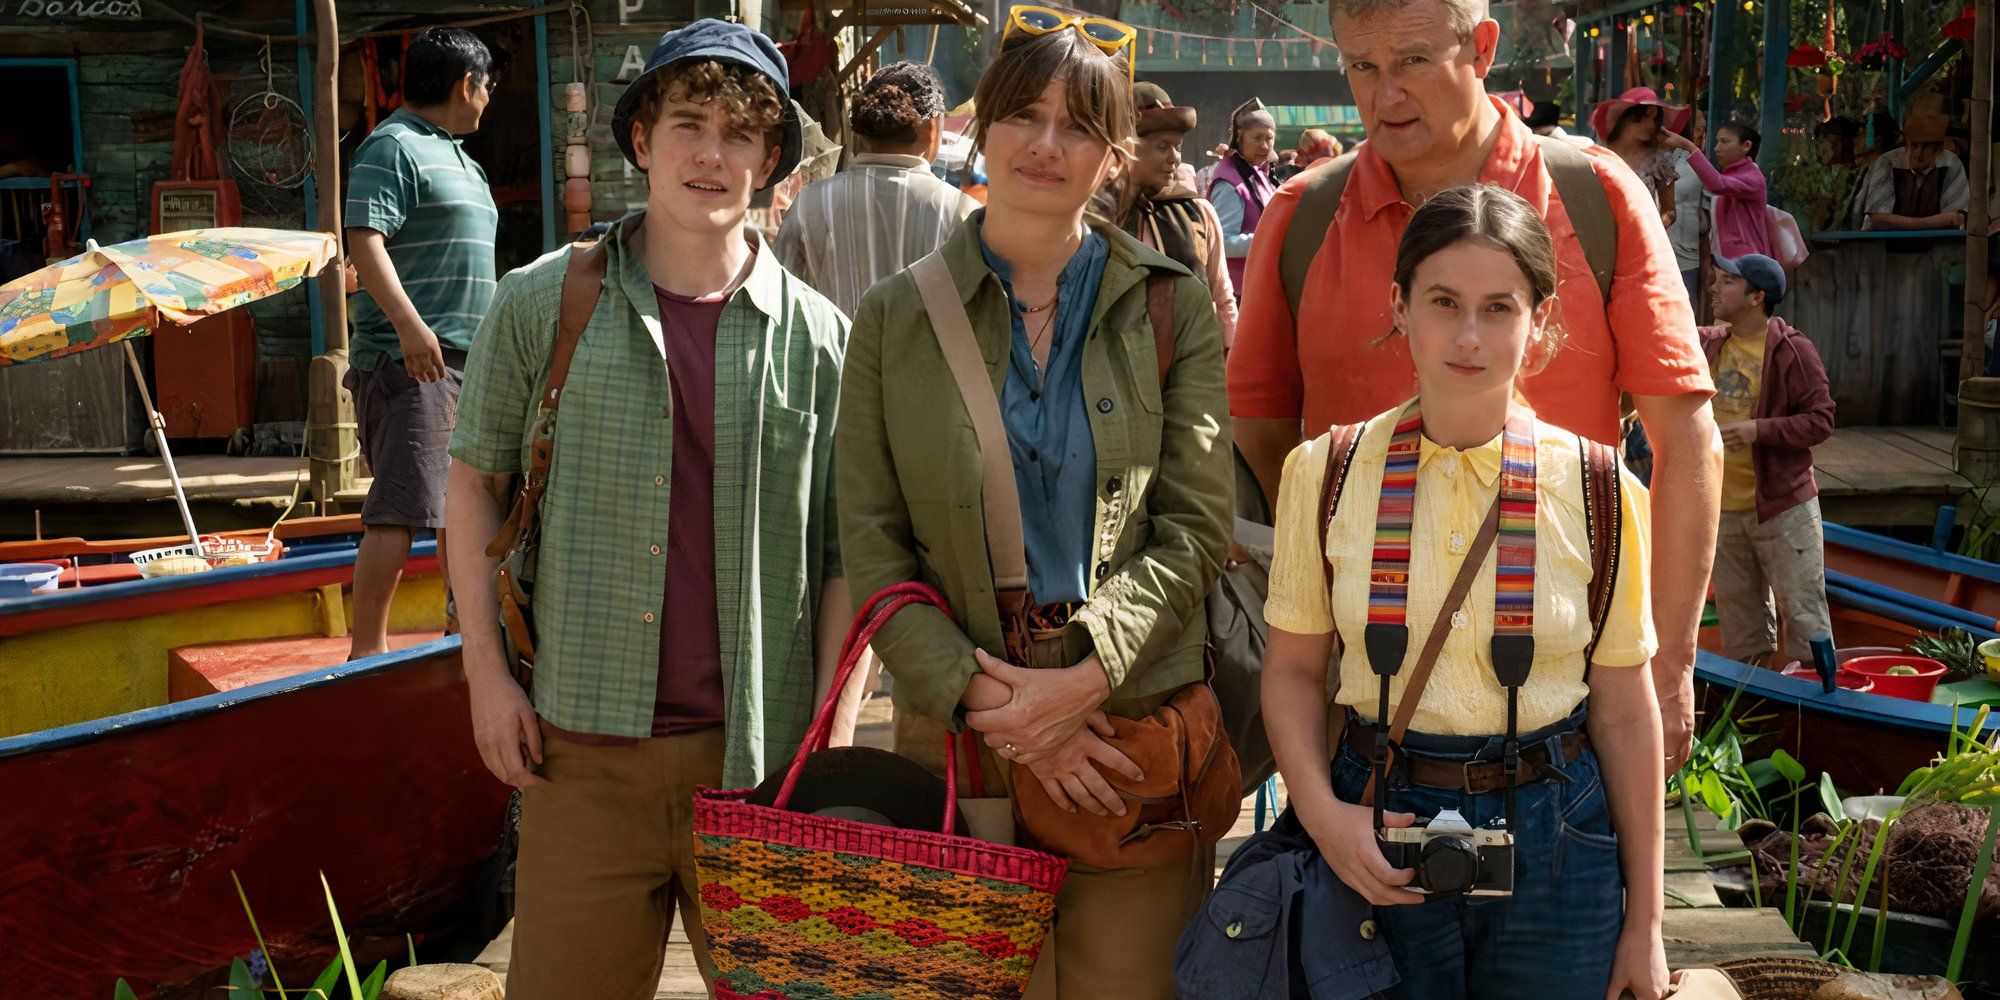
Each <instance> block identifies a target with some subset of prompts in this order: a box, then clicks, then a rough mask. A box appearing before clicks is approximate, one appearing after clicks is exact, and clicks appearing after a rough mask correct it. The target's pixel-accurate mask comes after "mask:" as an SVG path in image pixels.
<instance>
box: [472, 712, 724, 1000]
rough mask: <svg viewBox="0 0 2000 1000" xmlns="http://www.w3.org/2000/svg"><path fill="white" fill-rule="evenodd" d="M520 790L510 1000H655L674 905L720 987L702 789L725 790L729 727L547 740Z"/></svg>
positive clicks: (704, 968)
mask: <svg viewBox="0 0 2000 1000" xmlns="http://www.w3.org/2000/svg"><path fill="white" fill-rule="evenodd" d="M538 773H540V774H541V776H542V777H544V778H546V779H548V783H547V784H542V785H534V786H532V787H530V788H527V789H525V790H524V791H523V792H522V793H521V853H520V859H519V861H518V862H517V863H516V866H515V915H514V951H513V954H512V956H511V957H510V958H509V960H508V971H507V996H508V997H509V1000H574V998H581V997H588V998H590V1000H651V997H652V996H653V994H654V992H655V991H656V990H657V988H658V987H659V982H660V966H661V963H662V961H663V959H664V956H665V953H666V947H667V932H668V930H669V929H670V928H671V927H672V926H673V918H674V909H675V907H676V905H678V906H679V908H680V913H681V923H682V925H683V926H685V927H686V928H687V935H688V939H689V941H690V942H692V944H693V946H694V957H695V963H696V964H697V965H699V966H700V968H701V975H702V978H703V979H704V980H706V981H708V982H709V983H710V984H711V986H712V985H713V983H714V981H715V967H714V965H713V964H712V963H711V962H710V961H709V958H708V948H707V945H706V941H705V938H704V937H703V935H702V932H701V905H700V903H699V902H698V901H697V900H696V898H695V893H696V891H697V889H698V887H699V882H698V881H697V880H696V877H695V865H694V789H695V786H696V785H706V786H708V787H710V788H715V787H718V786H720V785H721V783H722V730H721V728H720V727H717V728H713V729H705V730H702V731H700V732H696V733H688V734H686V735H681V736H666V737H660V738H656V739H649V740H640V741H639V742H637V743H634V744H630V745H625V746H585V745H583V744H578V743H567V742H564V741H562V740H559V739H554V738H546V737H545V738H544V739H543V740H542V766H541V767H540V768H539V772H538Z"/></svg>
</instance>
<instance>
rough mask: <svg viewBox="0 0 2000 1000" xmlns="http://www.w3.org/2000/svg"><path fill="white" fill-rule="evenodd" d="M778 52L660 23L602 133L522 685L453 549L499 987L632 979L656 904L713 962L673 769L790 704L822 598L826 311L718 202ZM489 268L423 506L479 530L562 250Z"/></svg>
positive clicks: (752, 769) (829, 505) (766, 768)
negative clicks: (608, 160)
mask: <svg viewBox="0 0 2000 1000" xmlns="http://www.w3.org/2000/svg"><path fill="white" fill-rule="evenodd" d="M786 79H787V71H786V66H785V60H784V57H782V56H781V55H779V54H778V51H777V48H776V46H775V45H773V44H772V43H771V41H770V40H769V39H767V38H765V37H764V36H762V35H759V34H757V33H755V32H752V31H750V30H749V29H747V28H744V27H742V26H740V25H733V24H726V23H724V22H721V21H713V20H705V21H698V22H696V23H695V24H693V25H690V26H689V27H686V28H683V29H681V30H679V31H676V32H673V33H671V34H669V35H667V36H665V37H664V38H662V39H661V40H660V44H659V47H658V48H656V49H655V50H654V52H653V56H652V58H651V59H650V60H649V61H648V63H647V66H646V70H645V72H644V73H643V74H642V75H641V76H640V77H639V79H638V80H636V81H635V82H634V83H633V84H632V85H631V87H630V88H629V89H628V90H627V91H626V92H625V94H624V96H623V97H621V98H620V99H619V102H618V106H617V109H616V111H615V114H614V116H613V119H612V134H613V135H614V136H615V137H616V138H617V139H618V141H619V144H620V146H621V147H622V148H623V150H624V152H625V155H626V157H627V158H628V159H629V160H630V161H631V162H632V164H633V165H634V166H635V167H638V168H639V169H640V170H642V171H644V172H645V173H646V177H647V185H648V189H649V195H648V198H647V203H646V208H645V210H644V211H643V212H638V213H634V214H632V215H628V216H626V217H625V218H624V219H621V220H619V222H618V223H617V224H615V225H614V226H612V228H611V230H610V232H609V233H607V234H606V235H605V236H604V237H603V241H602V244H601V246H600V247H599V248H598V249H596V250H592V251H589V252H591V253H598V252H601V253H602V255H603V256H602V260H603V264H604V268H605V271H604V278H603V280H602V282H601V286H602V287H601V289H600V290H598V291H597V292H596V294H597V298H596V307H595V311H594V312H593V313H592V314H591V318H590V321H589V324H588V326H587V327H586V328H585V332H584V333H583V335H582V337H581V339H580V340H579V341H578V343H577V347H576V353H575V355H574V358H573V360H572V361H571V363H570V366H569V369H568V376H567V379H566V380H565V381H564V383H563V385H562V388H561V391H560V397H559V398H560V414H559V416H558V417H557V418H556V419H554V420H553V431H554V437H553V448H554V451H553V458H552V460H551V462H550V470H551V471H550V478H549V481H548V487H547V493H546V494H545V496H544V499H543V502H542V507H541V512H542V515H541V543H540V549H539V553H538V557H537V563H536V569H535V591H534V609H533V611H534V617H535V626H536V629H535V662H534V667H535V670H534V684H533V699H532V702H531V701H530V699H529V697H528V696H527V695H526V694H524V693H523V691H522V690H521V688H520V686H518V685H517V684H516V683H515V682H514V680H513V679H512V678H511V677H510V676H509V674H508V670H507V663H506V661H505V658H504V654H503V652H502V643H501V636H500V631H499V627H498V621H497V615H496V606H495V603H496V602H495V590H494V579H493V574H494V570H495V567H496V565H497V563H496V560H494V559H493V558H490V557H488V556H487V555H486V553H485V551H484V550H483V549H481V548H480V547H479V546H478V545H477V544H460V545H455V546H453V547H452V549H451V550H450V553H449V557H450V559H451V569H452V580H453V581H454V584H455V590H456V592H457V601H458V610H459V616H460V623H461V625H462V627H463V630H464V643H465V647H464V649H465V652H464V655H465V674H466V682H467V684H468V686H469V688H470V695H471V703H472V723H473V732H474V737H475V739H476V740H477V742H478V745H479V752H480V755H481V757H482V758H483V759H484V760H485V762H486V765H487V767H488V768H489V769H491V770H492V772H493V774H494V775H495V776H496V777H498V778H499V779H500V780H502V781H505V782H507V783H508V784H511V785H515V786H518V787H520V788H521V789H522V799H521V802H522V806H521V810H522V811H521V850H520V859H519V862H518V864H517V868H516V875H515V886H516V889H515V924H514V950H513V955H512V958H511V963H510V965H509V969H508V977H507V978H508V982H507V995H508V996H509V997H510V998H512V1000H540V998H550V997H565V998H567V997H591V998H606V1000H620V998H627V997H630V998H635V1000H636V998H643V997H651V996H652V995H653V990H654V987H655V985H656V983H657V980H658V977H659V970H660V964H661V954H662V949H663V947H664V945H665V942H666V938H667V931H668V927H669V925H670V922H671V920H672V918H673V915H674V911H675V910H676V908H678V909H679V911H680V915H681V922H682V924H683V925H684V926H685V927H686V928H687V931H688V937H689V939H690V940H691V942H692V943H693V944H694V948H695V958H696V961H697V962H698V963H699V964H700V965H701V967H702V970H703V973H704V975H707V976H710V978H711V979H712V967H711V966H710V965H709V963H708V960H707V952H706V948H705V947H704V938H703V935H702V931H701V922H700V907H699V905H698V904H697V903H696V901H695V898H694V893H695V889H696V887H697V885H698V882H697V879H696V873H695V867H694V838H693V832H692V797H693V791H694V788H695V787H696V786H708V787H711V788H713V787H723V788H737V787H743V786H747V785H752V784H756V783H757V782H759V781H761V780H762V779H763V778H764V777H766V776H767V775H770V774H771V773H773V772H774V771H777V770H782V769H783V768H784V767H785V765H786V764H787V763H789V761H790V759H791V756H792V754H793V752H794V751H795V750H796V748H797V747H798V745H799V742H800V740H801V738H802V737H803V736H804V733H805V729H806V725H807V723H808V722H809V721H810V714H811V709H812V706H813V701H814V695H815V682H816V671H815V665H816V661H817V662H818V664H820V665H824V666H825V667H827V668H829V669H828V671H826V672H828V673H830V668H831V666H832V663H833V659H834V656H835V655H836V654H837V653H838V651H839V646H840V639H841V634H842V631H843V630H844V628H845V626H846V624H847V621H846V619H847V614H848V610H849V607H850V605H849V601H848V595H847V590H846V585H845V583H844V581H843V580H841V579H840V577H841V563H840V552H839V545H838V536H837V527H836V524H835V520H834V501H833V485H832V470H833V464H832V457H833V430H834V415H835V412H836V407H837V405H838V403H839V390H840V363H841V358H842V355H843V353H844V352H845V350H846V342H847V320H846V318H845V317H843V316H842V315H841V314H840V312H839V311H838V310H837V309H835V308H834V307H833V305H832V303H829V302H828V301H827V300H826V299H824V298H822V297H821V296H820V295H819V293H817V292H815V291H813V290H812V289H811V288H810V287H808V286H807V285H806V284H805V283H804V282H802V281H800V280H798V279H797V278H795V277H793V276H792V275H790V274H789V273H787V272H786V271H785V270H784V268H783V267H782V266H780V264H779V263H778V260H777V255H776V254H774V253H772V252H770V251H769V248H767V247H763V246H760V245H759V244H758V242H757V238H756V236H755V234H754V231H753V230H751V229H749V228H747V227H745V226H744V217H745V213H746V212H747V210H748V208H749V204H750V199H751V196H752V195H753V194H754V193H755V192H756V191H758V190H759V189H762V188H766V187H769V186H770V185H771V184H774V183H776V182H778V181H780V180H782V179H783V178H784V177H785V176H786V175H787V174H789V173H790V172H791V171H792V168H793V167H794V166H796V165H797V163H798V159H799V148H800V124H799V119H798V115H797V111H796V109H795V107H794V106H793V105H792V103H791V102H790V100H788V99H787V98H786V97H785V86H786V84H785V81H786ZM577 252H578V251H576V250H574V249H571V250H564V251H558V252H556V253H553V254H550V255H548V256H546V257H543V258H542V259H541V260H538V261H536V262H534V263H533V264H530V265H528V266H526V267H524V268H521V269H520V270H518V271H515V272H513V273H511V274H509V275H507V277H506V278H505V279H504V280H502V281H501V283H500V288H499V291H498V293H497V295H496V297H495V300H494V303H493V308H492V310H491V313H490V315H489V316H488V317H487V320H486V323H485V325H484V326H482V327H481V328H480V332H479V336H478V337H477V338H476V339H475V342H474V347H473V350H472V354H471V357H470V358H469V360H468V364H467V368H466V374H465V393H464V396H463V398H462V400H461V403H460V409H459V419H458V428H457V431H456V432H455V434H454V435H453V439H452V447H451V454H452V458H453V459H454V461H453V463H452V466H451V472H450V483H449V487H448V491H447V494H448V496H447V504H446V506H447V521H448V523H449V525H450V530H451V531H452V532H454V533H456V536H457V537H460V538H467V539H480V540H483V539H489V538H492V537H493V536H494V535H495V533H496V532H497V530H498V529H499V527H500V522H501V518H502V515H503V513H504V503H505V502H506V501H507V500H508V498H509V497H510V489H509V487H510V486H511V482H512V479H513V477H514V476H515V475H517V474H520V473H521V472H522V471H523V470H524V469H526V468H528V467H529V455H528V453H527V448H528V446H529V444H530V443H531V433H530V428H531V426H533V425H534V424H535V423H536V421H537V418H538V416H539V411H540V410H541V407H539V406H538V405H537V400H538V399H540V398H542V396H543V393H544V391H545V390H544V386H545V385H546V381H547V378H548V372H549V366H550V362H551V352H552V350H553V347H554V343H555V339H556V329H557V325H558V324H557V315H558V312H559V310H560V309H561V306H560V303H561V301H562V297H563V292H562V289H563V285H564V281H565V277H566V272H567V270H568V268H569V266H570V258H571V256H572V255H573V254H575V253H577Z"/></svg>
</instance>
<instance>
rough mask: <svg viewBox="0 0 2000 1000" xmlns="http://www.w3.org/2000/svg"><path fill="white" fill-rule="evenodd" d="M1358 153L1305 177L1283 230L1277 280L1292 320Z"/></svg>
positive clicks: (1296, 312)
mask: <svg viewBox="0 0 2000 1000" xmlns="http://www.w3.org/2000/svg"><path fill="white" fill-rule="evenodd" d="M1358 155H1360V154H1359V152H1358V151H1357V152H1352V153H1344V154H1342V155H1341V156H1339V157H1336V158H1335V159H1334V161H1333V162H1332V163H1329V164H1327V165H1326V166H1324V167H1320V168H1319V169H1317V170H1315V171H1312V172H1311V173H1309V174H1308V175H1307V180H1306V183H1305V187H1304V188H1302V189H1301V190H1300V191H1299V204H1298V207H1297V208H1295V209H1293V210H1292V221H1291V224H1290V225H1288V226H1286V227H1285V243H1284V246H1282V247H1280V248H1279V250H1278V277H1279V278H1280V279H1282V280H1283V281H1284V284H1285V301H1286V302H1288V303H1290V304H1291V307H1292V320H1293V321H1294V322H1297V320H1298V318H1299V300H1300V299H1301V298H1302V297H1304V295H1305V290H1306V272H1307V271H1310V270H1312V262H1313V258H1314V257H1317V256H1319V248H1320V247H1321V246H1323V245H1324V244H1325V243H1326V233H1327V230H1329V229H1331V228H1333V216H1334V213H1335V212H1338V211H1339V210H1340V196H1341V194H1342V192H1344V191H1346V190H1347V178H1348V175H1350V174H1352V173H1353V172H1354V158H1355V157H1356V156H1358Z"/></svg>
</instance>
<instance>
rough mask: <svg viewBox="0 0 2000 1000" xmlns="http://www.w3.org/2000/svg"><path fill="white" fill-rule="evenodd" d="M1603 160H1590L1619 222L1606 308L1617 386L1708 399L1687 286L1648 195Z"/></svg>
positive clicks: (1710, 387)
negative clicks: (1614, 260) (1690, 394)
mask: <svg viewBox="0 0 2000 1000" xmlns="http://www.w3.org/2000/svg"><path fill="white" fill-rule="evenodd" d="M1607 161H1611V158H1610V157H1609V156H1605V157H1599V158H1596V159H1595V160H1594V163H1595V167H1596V170H1597V176H1598V179H1599V180H1601V181H1602V182H1603V183H1604V193H1605V195H1606V197H1607V198H1608V199H1609V200H1610V202H1611V213H1612V217H1613V218H1615V219H1617V220H1618V260H1617V263H1616V265H1615V267H1614V270H1613V272H1612V279H1611V301H1610V302H1609V303H1607V304H1606V305H1605V307H1604V309H1605V320H1606V323H1607V325H1608V326H1609V327H1610V330H1611V341H1612V345H1613V348H1614V350H1615V351H1616V355H1617V385H1618V388H1619V389H1622V390H1624V391H1625V392H1629V393H1631V394H1633V395H1635V396H1679V395H1683V394H1685V393H1695V392H1698V393H1701V394H1703V395H1714V393H1715V383H1714V381H1713V379H1712V378H1711V377H1710V375H1709V371H1708V360H1707V358H1706V357H1705V356H1704V355H1703V354H1702V351H1701V341H1700V339H1699V338H1698V337H1697V336H1696V334H1695V323H1694V310H1693V308H1692V307H1691V306H1690V305H1689V303H1688V297H1687V284H1686V283H1685V282H1684V281H1682V279H1681V274H1680V270H1679V269H1678V268H1677V267H1676V266H1675V262H1674V247H1673V243H1672V242H1671V241H1669V240H1668V238H1667V231H1666V228H1665V227H1663V226H1661V225H1660V217H1659V211H1658V209H1657V208H1656V207H1655V206H1654V204H1653V198H1652V195H1650V194H1649V193H1647V191H1646V189H1645V188H1644V187H1642V186H1641V185H1640V182H1639V179H1638V178H1637V177H1636V176H1634V175H1633V174H1632V172H1631V171H1629V170H1625V169H1623V168H1622V167H1620V166H1618V165H1617V164H1616V163H1615V161H1611V162H1607ZM1593 291H1594V289H1593Z"/></svg>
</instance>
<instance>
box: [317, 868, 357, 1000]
mask: <svg viewBox="0 0 2000 1000" xmlns="http://www.w3.org/2000/svg"><path fill="white" fill-rule="evenodd" d="M319 884H320V888H322V889H325V890H326V912H327V913H329V914H332V915H333V939H334V940H335V941H338V942H340V964H341V965H342V966H343V967H345V968H346V969H347V988H348V990H349V991H350V992H352V993H353V994H354V1000H362V997H361V981H360V980H359V979H357V978H355V977H356V976H358V975H359V974H360V973H359V972H357V971H356V970H355V968H354V955H353V953H352V952H350V951H349V950H348V948H347V930H346V928H344V927H342V926H340V907H338V906H335V905H333V886H331V885H328V884H327V881H326V873H325V872H320V873H319Z"/></svg>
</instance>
